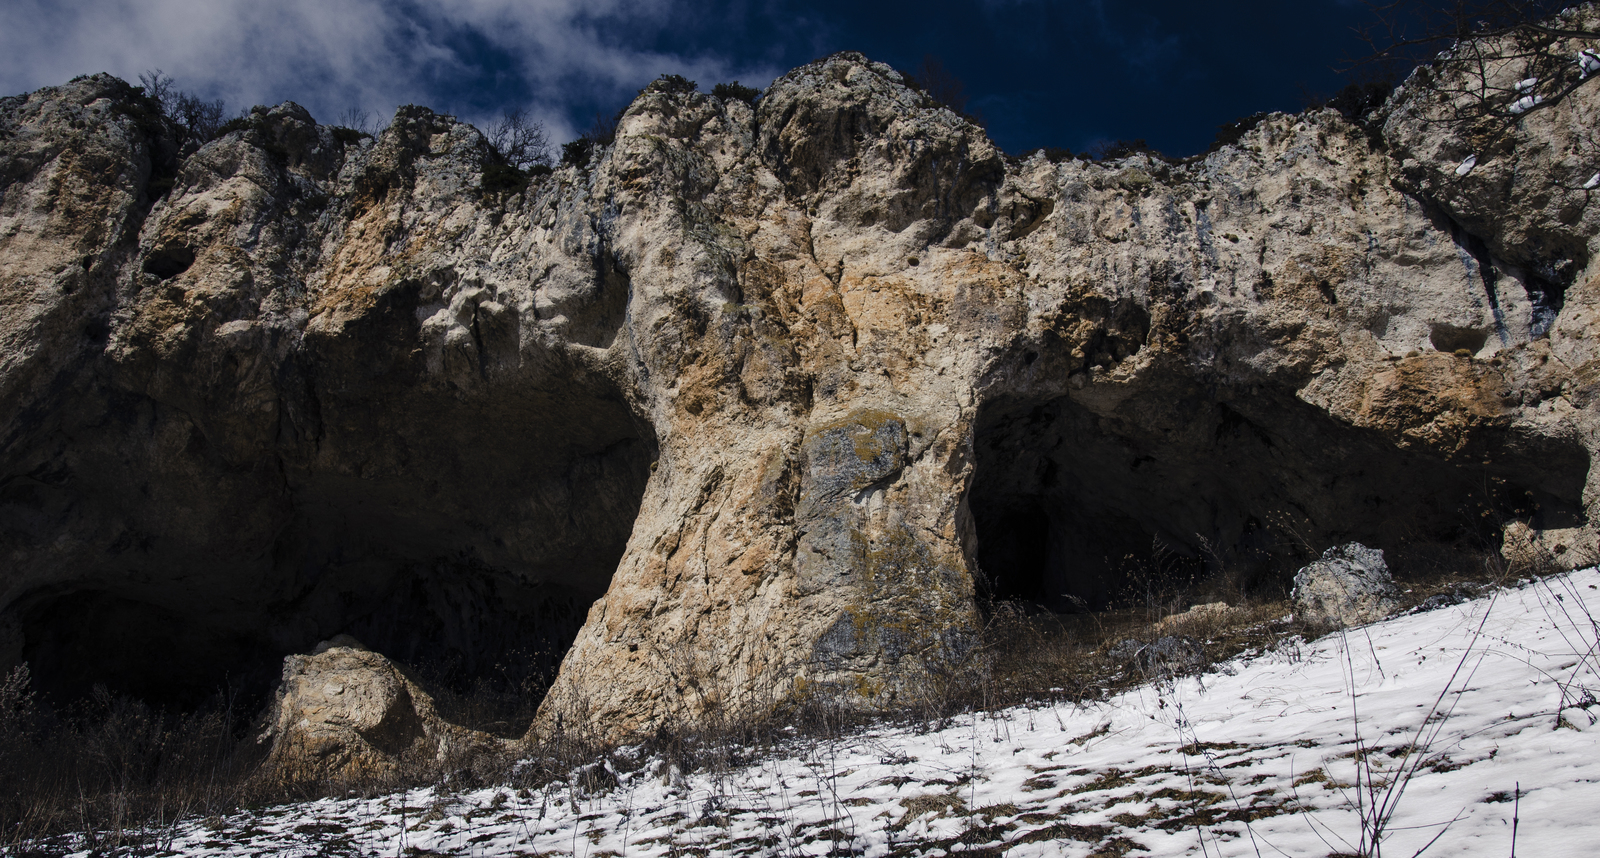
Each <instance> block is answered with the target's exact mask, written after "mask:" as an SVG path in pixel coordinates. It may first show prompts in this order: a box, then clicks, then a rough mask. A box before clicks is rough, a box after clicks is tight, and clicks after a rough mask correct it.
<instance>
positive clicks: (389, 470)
mask: <svg viewBox="0 0 1600 858" xmlns="http://www.w3.org/2000/svg"><path fill="white" fill-rule="evenodd" d="M562 394H563V395H562V396H561V397H560V399H559V400H558V401H556V402H554V403H552V402H551V401H550V399H543V400H534V401H532V402H530V403H526V404H525V405H524V406H523V407H522V408H518V409H506V408H504V406H503V405H498V406H497V407H499V408H501V409H502V410H501V411H499V412H498V413H493V414H488V415H486V414H484V413H482V412H477V413H474V411H472V410H469V409H462V408H460V407H459V406H456V407H455V409H454V410H453V411H452V410H444V409H441V411H439V412H435V413H436V414H444V415H446V416H445V417H444V418H443V419H438V420H436V421H434V422H433V423H432V424H431V425H430V424H429V423H427V422H425V421H419V420H416V419H415V418H414V416H411V415H393V414H390V415H388V416H387V417H384V416H381V415H380V416H375V417H370V418H369V417H368V416H367V415H365V414H361V415H358V417H359V419H360V420H362V421H367V422H366V423H365V425H363V423H361V422H357V421H354V420H353V421H352V422H351V423H350V424H349V425H348V426H347V428H346V429H345V430H344V431H342V432H338V433H336V432H333V431H328V428H327V427H324V431H323V435H322V437H321V439H320V442H321V445H322V448H321V449H322V450H324V451H327V450H330V449H332V450H334V451H335V452H336V453H337V452H339V451H340V449H341V448H342V450H343V453H342V455H348V456H349V457H350V458H351V459H352V460H354V461H355V462H356V463H358V466H356V467H350V466H344V465H343V463H340V466H338V467H327V466H325V465H321V464H320V463H315V462H312V463H307V462H305V461H304V460H302V461H301V462H298V463H297V462H295V461H294V460H293V459H292V458H291V457H290V456H281V457H275V458H277V461H274V462H271V463H269V465H268V466H267V467H255V468H254V469H253V470H252V473H255V474H257V475H258V476H259V474H260V473H266V474H267V475H268V476H267V477H265V478H260V479H244V478H239V477H238V476H237V475H238V468H237V466H236V464H235V463H231V462H228V461H225V460H224V458H223V457H224V456H225V454H226V451H227V450H228V449H229V448H230V444H229V439H227V438H226V437H225V436H222V437H220V438H217V437H213V440H212V442H211V443H205V444H194V443H185V444H184V445H183V446H182V453H181V457H182V462H181V464H180V465H177V466H174V465H173V464H170V463H168V464H166V465H165V466H164V467H151V464H150V462H148V461H147V460H141V459H140V458H138V456H137V455H129V456H128V457H127V458H124V459H122V460H120V461H117V462H114V463H111V464H106V461H105V460H104V459H98V458H97V457H101V456H104V455H105V454H104V449H106V448H102V450H100V451H96V452H95V454H94V455H92V456H91V455H82V456H79V457H78V459H79V461H77V462H74V463H72V464H73V465H74V466H75V467H71V473H70V474H69V475H68V476H65V477H62V478H61V479H58V480H56V481H55V482H54V483H53V484H52V485H49V486H43V487H39V486H32V487H30V488H29V490H28V491H27V492H20V490H19V489H17V486H16V485H13V486H11V487H8V491H7V492H6V497H0V502H5V503H10V507H9V508H8V509H7V510H6V512H7V513H8V514H11V513H16V512H17V511H18V509H19V507H20V504H21V503H23V502H26V503H27V504H28V506H30V507H32V509H31V510H29V512H31V513H34V514H36V515H37V517H39V518H40V519H41V526H40V527H39V529H40V531H42V532H46V533H48V532H50V531H49V529H48V526H49V525H50V524H51V519H52V518H53V519H55V520H62V519H69V517H70V516H76V517H78V518H79V519H89V520H92V521H97V522H104V523H105V524H104V525H103V526H100V527H97V528H95V531H97V534H106V535H105V536H104V537H103V541H102V543H101V544H98V545H85V546H80V547H79V549H78V552H79V553H78V554H77V555H76V556H75V558H73V559H75V560H76V562H79V563H82V564H83V565H84V566H85V567H86V574H83V575H81V576H79V577H78V578H77V580H74V581H71V582H66V583H62V584H57V585H53V586H45V587H38V588H34V589H33V590H32V591H31V592H27V593H25V594H23V595H21V596H20V597H19V598H16V599H14V600H12V602H11V604H10V605H9V606H8V607H7V609H6V610H5V612H4V615H3V616H0V659H4V660H5V661H8V662H10V663H11V664H17V663H26V664H27V665H28V666H29V671H30V674H31V678H32V683H33V687H34V689H35V690H36V691H37V692H40V693H42V694H43V695H45V699H46V700H48V701H50V702H51V704H52V705H55V706H60V705H65V704H70V703H71V702H72V701H74V700H81V699H85V698H87V697H90V696H92V694H93V692H94V689H95V688H96V687H97V686H99V687H104V688H105V689H106V690H107V691H109V692H111V693H113V694H116V695H125V696H128V697H132V698H135V699H139V700H143V701H145V702H147V703H149V704H151V705H155V706H160V707H163V708H168V709H173V710H176V711H181V710H190V709H196V708H199V707H204V706H210V705H214V701H215V700H216V699H217V696H218V695H219V694H222V695H224V696H227V697H231V698H233V699H234V700H235V701H236V705H240V706H242V707H243V708H245V709H251V710H259V709H260V708H261V707H262V706H263V705H264V704H265V703H266V702H267V700H268V699H269V696H270V694H271V691H272V689H273V688H274V687H275V685H276V684H277V681H278V678H279V675H280V673H281V670H282V659H283V657H284V656H285V655H288V654H291V653H300V652H309V651H310V650H311V649H312V648H313V647H314V646H315V645H316V644H317V643H318V642H319V641H322V640H327V639H329V638H332V637H333V636H335V635H338V634H346V635H350V636H352V637H354V638H356V639H357V640H359V641H361V642H362V643H363V644H365V645H366V646H367V647H369V648H370V649H373V650H375V651H377V652H379V653H382V654H383V655H385V656H387V657H388V658H390V659H391V660H393V661H395V662H397V663H399V664H401V665H404V666H406V667H408V668H409V669H412V670H413V671H414V673H415V674H416V676H417V678H418V679H419V681H421V682H422V683H423V684H424V687H427V688H429V690H430V691H437V693H438V694H440V695H441V699H440V700H439V701H438V702H439V705H440V710H441V712H443V713H445V714H446V715H447V716H448V715H449V714H451V709H452V705H451V704H452V702H454V703H457V704H461V705H458V706H456V707H455V708H456V709H473V710H474V711H473V712H470V713H467V712H463V714H464V715H470V716H472V717H477V718H479V719H480V720H482V719H485V718H488V719H490V720H497V719H495V718H494V717H493V716H494V715H495V713H494V712H484V711H480V710H482V709H483V706H482V703H483V700H484V699H486V698H494V702H495V704H496V705H498V706H499V707H500V709H501V710H502V712H501V714H502V715H503V714H505V711H506V710H508V708H510V709H515V711H516V714H517V716H518V717H521V716H522V715H527V716H528V717H531V712H532V711H533V709H534V708H535V707H536V706H537V704H538V702H539V698H540V697H541V696H542V694H543V692H544V689H545V688H546V687H547V686H548V685H549V683H550V682H551V681H552V680H553V678H554V675H555V671H556V669H557V667H558V666H559V664H560V661H561V659H562V657H563V656H564V655H565V652H566V650H567V649H568V648H569V647H570V646H571V643H572V641H573V639H574V637H575V636H576V634H577V631H578V629H579V627H580V626H581V625H582V623H583V622H584V620H585V618H586V615H587V612H588V608H589V605H590V604H592V603H593V602H594V601H595V600H596V599H597V598H599V596H601V595H602V594H603V593H604V592H605V590H606V588H607V587H608V586H609V583H610V577H611V574H612V573H613V571H614V570H615V568H616V565H617V563H618V561H619V560H620V559H621V556H622V553H623V550H624V547H625V545H626V541H627V538H628V535H629V533H630V532H631V529H632V525H633V521H634V519H635V518H636V517H637V514H638V508H639V503H640V500H641V499H642V497H643V494H644V488H645V483H646V481H647V480H648V478H649V475H650V463H651V461H652V460H653V459H654V458H655V453H654V450H655V439H654V438H653V436H652V435H651V433H650V432H649V431H648V426H647V425H645V424H642V423H641V422H640V421H638V420H636V419H635V418H634V417H633V415H632V414H631V412H630V411H629V410H628V408H627V406H626V404H625V403H623V402H622V401H621V399H620V397H617V396H615V395H612V396H605V395H604V394H603V393H601V394H595V393H590V392H588V391H582V392H579V393H576V394H575V393H574V392H573V391H572V390H570V389H569V390H566V391H563V392H562ZM552 398H554V397H552ZM329 411H331V409H330V408H328V407H327V404H326V403H324V407H323V416H324V420H328V419H329V418H330V416H335V415H329V413H328V412H329ZM156 413H157V414H158V417H157V418H156V422H159V421H160V420H162V419H167V418H165V417H161V416H159V415H160V410H159V409H157V410H156ZM374 414H379V412H378V411H377V410H374ZM171 419H178V418H177V417H173V418H171ZM374 420H377V421H383V422H384V423H385V425H383V426H374V425H372V421H374ZM396 424H400V425H404V426H405V428H404V429H401V430H399V431H396V430H395V429H394V428H392V427H393V426H395V425H396ZM185 431H189V430H185ZM200 431H201V430H199V429H195V430H194V432H195V434H196V435H198V434H200ZM402 433H407V434H409V437H406V436H405V435H404V434H402ZM397 436H399V439H398V440H396V437H397ZM110 446H111V445H108V447H107V448H109V447H110ZM121 449H123V450H124V451H126V450H129V449H134V450H135V452H136V447H132V446H129V445H124V446H123V447H122V448H121ZM418 451H430V454H431V455H429V456H426V457H424V456H421V455H418ZM100 465H105V466H104V467H99V466H100ZM223 473H232V475H233V476H232V477H228V478H223V477H220V476H219V474H223ZM130 486H131V487H132V490H131V491H130V490H129V487H130ZM19 492H20V493H19ZM185 497H200V498H202V500H203V504H204V510H203V512H204V515H194V518H196V519H198V522H197V524H196V525H195V526H190V527H185V526H183V525H184V524H185V523H186V520H185V516H186V515H191V513H190V510H189V509H188V508H185V507H186V506H187V505H172V506H167V507H165V508H162V507H159V506H158V504H160V503H161V502H163V500H164V499H168V498H185ZM130 498H138V499H144V500H146V504H147V506H146V507H144V508H136V509H134V510H132V511H130V509H129V503H130ZM149 499H154V501H153V502H152V501H150V500H149ZM219 510H220V511H221V512H219ZM50 513H56V514H55V515H53V516H52V515H50ZM113 534H114V535H113ZM8 651H9V652H8ZM8 656H9V657H8ZM0 666H3V667H9V665H0ZM0 673H3V671H0ZM473 695H476V699H475V700H467V699H466V698H468V697H472V696H473ZM491 708H493V707H491ZM252 714H253V712H252ZM473 726H485V727H490V726H492V725H488V724H479V725H473ZM526 726H527V725H526V723H522V724H502V725H500V727H499V729H503V730H504V731H505V732H507V734H508V735H509V734H518V735H520V732H521V731H522V730H524V729H526Z"/></svg>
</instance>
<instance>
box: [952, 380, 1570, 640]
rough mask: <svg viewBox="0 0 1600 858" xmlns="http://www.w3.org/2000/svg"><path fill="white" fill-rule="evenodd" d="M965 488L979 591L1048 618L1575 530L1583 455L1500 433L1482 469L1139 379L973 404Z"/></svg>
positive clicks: (1306, 410) (1433, 563)
mask: <svg viewBox="0 0 1600 858" xmlns="http://www.w3.org/2000/svg"><path fill="white" fill-rule="evenodd" d="M974 447H975V452H976V470H975V472H974V475H973V482H972V486H971V490H970V493H969V495H968V507H969V509H970V511H971V514H972V518H973V523H974V530H975V535H976V539H977V545H976V551H975V554H976V558H977V562H978V567H979V574H978V575H977V576H976V577H977V578H978V584H979V591H980V593H981V594H983V595H984V596H985V597H987V598H988V599H990V600H995V601H1022V602H1029V603H1034V604H1036V605H1039V606H1041V607H1045V608H1048V609H1049V610H1051V611H1054V612H1057V613H1061V612H1072V611H1081V610H1085V609H1088V610H1099V609H1104V608H1109V607H1117V606H1121V605H1131V604H1134V603H1136V602H1137V600H1138V598H1139V596H1140V594H1141V592H1144V593H1146V594H1147V593H1148V591H1149V589H1150V588H1152V587H1156V588H1168V589H1171V588H1178V589H1181V588H1183V587H1186V586H1188V585H1189V584H1191V583H1195V582H1199V581H1204V580H1207V579H1209V580H1211V581H1213V582H1216V581H1218V580H1219V579H1221V580H1225V581H1226V583H1227V588H1231V589H1227V590H1226V591H1227V592H1233V593H1238V594H1240V595H1242V591H1246V590H1259V589H1262V588H1273V589H1276V590H1278V591H1280V592H1281V591H1282V590H1284V589H1286V587H1287V584H1288V581H1289V579H1290V578H1291V577H1292V575H1293V573H1294V572H1295V571H1296V570H1297V569H1298V568H1299V567H1300V566H1302V565H1304V564H1305V563H1306V562H1307V561H1309V560H1310V559H1312V558H1313V556H1314V555H1316V554H1319V553H1320V552H1321V551H1323V550H1324V549H1326V548H1328V547H1329V546H1332V545H1335V544H1341V543H1344V542H1347V541H1351V540H1355V541H1360V542H1362V543H1364V544H1367V545H1369V546H1372V547H1376V548H1381V549H1383V550H1384V551H1385V554H1386V557H1387V560H1388V562H1389V565H1390V568H1391V569H1393V570H1394V571H1395V573H1396V574H1397V575H1399V576H1401V577H1404V576H1405V575H1407V574H1424V573H1427V572H1434V571H1443V570H1442V569H1441V568H1430V567H1439V566H1441V565H1442V564H1449V563H1460V562H1463V558H1464V557H1465V556H1466V555H1467V554H1470V553H1471V552H1473V551H1477V552H1480V553H1481V552H1482V551H1484V550H1486V549H1487V550H1493V549H1494V548H1495V547H1497V546H1498V525H1499V524H1500V523H1501V522H1504V521H1507V520H1509V519H1512V518H1525V519H1526V518H1532V519H1534V523H1535V526H1538V527H1570V526H1575V525H1577V524H1579V523H1581V522H1582V521H1583V515H1582V512H1581V510H1582V505H1581V494H1582V489H1583V484H1584V480H1585V476H1586V474H1587V471H1588V465H1589V462H1588V456H1587V453H1586V452H1585V451H1584V450H1583V448H1582V447H1581V446H1579V445H1578V444H1576V443H1573V442H1560V441H1555V440H1549V439H1537V440H1530V439H1527V438H1515V437H1510V436H1508V437H1507V438H1505V439H1504V442H1503V443H1501V444H1498V445H1497V449H1496V451H1495V455H1494V457H1493V464H1492V465H1485V464H1483V463H1482V462H1481V461H1472V462H1460V461H1458V462H1451V461H1445V460H1444V459H1442V458H1440V457H1436V456H1434V455H1431V454H1428V453H1422V452H1414V451H1407V450H1401V449H1398V448H1396V447H1395V446H1394V445H1393V444H1391V443H1389V442H1387V441H1386V440H1385V439H1383V438H1381V437H1379V436H1377V435H1376V434H1375V433H1372V432H1369V431H1366V430H1362V429H1357V428H1354V427H1351V426H1348V425H1345V424H1342V423H1339V422H1337V421H1335V420H1333V419H1332V418H1330V417H1328V416H1327V415H1325V414H1323V413H1322V412H1320V411H1318V410H1317V409H1315V408H1313V407H1311V406H1309V405H1306V404H1305V403H1303V402H1300V401H1299V400H1297V399H1295V398H1293V397H1292V396H1284V397H1281V398H1274V397H1273V396H1271V395H1265V394H1260V393H1256V394H1255V395H1251V396H1248V397H1244V396H1241V397H1230V396H1228V395H1227V392H1226V391H1223V392H1222V393H1221V394H1217V393H1216V392H1214V391H1209V392H1208V391H1201V390H1197V389H1194V388H1192V387H1188V386H1185V385H1183V384H1181V383H1178V382H1174V383H1172V384H1169V385H1165V386H1162V385H1155V384H1152V385H1148V386H1147V388H1146V389H1145V390H1143V391H1141V392H1138V393H1135V394H1134V395H1132V396H1128V397H1127V398H1125V399H1122V400H1121V401H1119V402H1118V404H1117V405H1116V406H1115V407H1114V408H1110V409H1105V410H1104V411H1103V412H1102V413H1097V412H1096V411H1094V410H1091V409H1090V408H1089V407H1087V406H1086V405H1084V404H1082V403H1080V402H1079V401H1077V400H1075V399H1074V398H1073V397H1072V396H1060V397H1054V398H1040V399H1032V400H1027V399H1011V400H1000V401H994V402H991V403H988V404H986V405H985V406H984V407H983V408H982V409H981V411H980V413H979V416H978V419H977V422H976V427H975V436H974Z"/></svg>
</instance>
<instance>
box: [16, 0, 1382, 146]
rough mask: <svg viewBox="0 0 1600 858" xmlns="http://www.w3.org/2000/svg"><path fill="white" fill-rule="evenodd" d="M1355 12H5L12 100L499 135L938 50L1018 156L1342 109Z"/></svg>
mask: <svg viewBox="0 0 1600 858" xmlns="http://www.w3.org/2000/svg"><path fill="white" fill-rule="evenodd" d="M1369 15H1370V13H1369V12H1368V11H1367V10H1366V7H1365V6H1363V5H1362V4H1361V3H1359V2H1355V0H1298V2H1294V0H1282V2H1268V0H1241V2H1231V3H1229V2H1219V3H1184V2H1169V1H1168V0H1160V1H1159V2H1154V1H1153V2H1122V3H1117V2H1109V0H1060V2H1048V0H923V2H914V0H886V2H867V0H812V2H805V3H802V2H793V0H718V2H702V3H691V2H679V0H636V2H625V0H3V2H0V94H15V93H20V92H25V91H28V90H32V89H35V88H38V87H40V86H47V85H51V84H57V83H62V82H64V81H66V80H67V79H69V78H71V77H73V76H74V75H77V74H83V73H88V72H95V71H109V72H111V73H113V74H116V75H119V76H121V77H123V78H125V79H127V80H130V81H135V80H136V79H137V76H138V74H139V72H141V71H144V70H147V69H151V68H161V69H163V70H165V71H166V72H167V73H168V74H170V75H172V76H173V77H174V78H175V79H176V80H177V84H178V86H179V87H180V88H182V89H186V90H189V91H191V92H195V93H196V94H199V95H201V96H203V97H206V98H208V99H210V98H221V99H224V100H225V101H226V102H227V104H228V107H229V109H230V111H233V112H236V111H238V110H239V109H241V108H246V107H248V106H250V105H252V104H275V103H277V102H280V101H284V100H293V101H297V102H300V103H301V104H304V105H305V106H306V107H308V108H309V109H310V110H311V111H312V113H313V114H314V115H315V116H316V117H317V118H318V119H319V120H320V121H323V122H336V121H338V120H339V118H340V116H341V114H343V113H344V111H346V110H348V109H350V108H360V109H364V110H368V111H370V112H371V113H373V114H375V115H379V116H383V117H387V116H388V115H390V114H391V113H392V112H393V110H394V108H395V106H396V105H399V104H405V103H415V104H422V105H426V106H429V107H432V108H434V109H435V110H439V111H441V112H447V113H454V114H456V115H458V116H461V117H462V118H464V119H467V120H469V121H474V122H478V123H480V124H481V123H482V122H484V121H486V120H488V119H490V118H492V117H494V116H496V115H498V113H499V112H500V111H501V110H503V109H506V108H513V107H514V108H523V109H526V110H527V111H529V112H530V113H531V114H532V115H533V116H535V117H537V118H539V119H540V120H541V121H543V122H544V124H545V126H546V127H547V129H548V130H549V131H550V133H551V136H552V137H553V138H555V139H556V140H557V141H561V140H566V139H570V138H571V137H572V136H575V135H576V134H577V133H579V132H581V131H583V130H584V129H585V128H586V127H587V126H588V124H589V122H590V121H591V120H592V118H593V117H594V115H595V114H596V113H597V112H603V113H607V114H609V113H612V112H615V110H616V109H617V108H618V107H620V106H621V105H623V104H625V103H627V101H628V100H629V99H630V98H631V97H632V95H633V93H634V92H636V91H637V90H638V89H639V87H641V86H643V85H644V84H646V83H648V82H649V81H650V80H652V79H653V78H655V77H656V76H657V75H659V74H662V73H674V74H682V75H684V76H685V77H688V78H689V79H691V80H694V81H697V82H698V83H699V84H700V87H701V89H703V90H708V91H709V90H710V88H711V86H712V85H713V84H716V83H718V82H722V81H731V80H735V79H737V80H740V81H742V82H744V83H746V84H750V85H754V86H758V87H759V86H765V85H766V84H767V83H768V82H770V81H771V80H772V79H773V78H774V77H775V76H777V75H779V74H781V73H783V72H784V71H786V70H788V69H790V68H792V67H794V66H796V65H799V64H802V63H805V62H807V61H809V60H812V59H816V58H818V57H821V56H826V55H827V54H830V53H833V52H834V51H838V50H859V51H862V52H863V53H865V54H867V55H868V56H870V57H872V58H873V59H876V60H881V61H883V62H887V63H889V64H891V65H894V66H896V67H899V68H904V69H907V70H914V69H915V68H916V67H917V66H919V65H920V64H921V62H922V60H923V57H924V56H926V55H928V54H933V55H936V56H938V57H939V58H940V60H941V61H942V62H943V64H944V66H945V67H946V68H947V69H948V70H949V71H950V72H952V73H953V74H955V76H956V77H958V78H959V79H961V81H962V82H963V84H964V86H965V90H966V93H967V95H968V108H969V109H970V110H974V111H976V112H978V113H981V114H982V115H983V116H984V118H985V119H986V120H987V123H988V128H989V133H990V136H991V137H992V138H993V139H994V140H995V142H996V143H998V144H999V145H1000V146H1001V147H1002V148H1004V149H1006V150H1007V151H1011V152H1021V151H1025V150H1028V149H1031V148H1034V147H1037V146H1059V147H1064V148H1070V149H1073V150H1075V151H1082V150H1084V149H1087V148H1088V147H1090V146H1091V145H1093V144H1094V143H1095V142H1097V141H1105V140H1113V139H1119V138H1129V139H1131V138H1144V139H1146V140H1148V141H1149V142H1150V144H1151V145H1153V146H1155V147H1157V148H1159V149H1161V150H1163V151H1166V152H1167V153H1168V154H1172V155H1188V154H1192V153H1194V152H1196V151H1200V150H1203V149H1204V148H1205V147H1206V145H1207V144H1208V143H1209V142H1210V141H1211V139H1212V138H1213V136H1214V135H1215V133H1216V128H1217V126H1218V125H1220V124H1222V123H1224V122H1227V121H1229V120H1232V119H1235V118H1238V117H1240V116H1244V115H1247V114H1250V113H1253V112H1256V111H1261V110H1288V111H1293V110H1298V109H1299V108H1300V107H1301V106H1302V94H1303V93H1304V92H1306V91H1310V92H1313V93H1320V94H1324V95H1331V94H1332V93H1333V92H1335V91H1337V90H1338V89H1339V87H1341V86H1342V85H1343V84H1344V83H1345V82H1346V81H1345V79H1344V77H1343V76H1341V75H1339V74H1337V73H1335V71H1334V70H1333V69H1334V67H1337V66H1341V65H1342V64H1343V62H1344V60H1346V59H1347V58H1349V57H1351V56H1354V55H1358V54H1359V53H1360V51H1361V44H1360V42H1359V41H1358V40H1357V39H1356V38H1355V36H1354V34H1353V33H1352V31H1351V28H1352V27H1354V26H1357V25H1359V24H1361V23H1362V22H1364V21H1366V20H1367V19H1368V16H1369Z"/></svg>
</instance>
